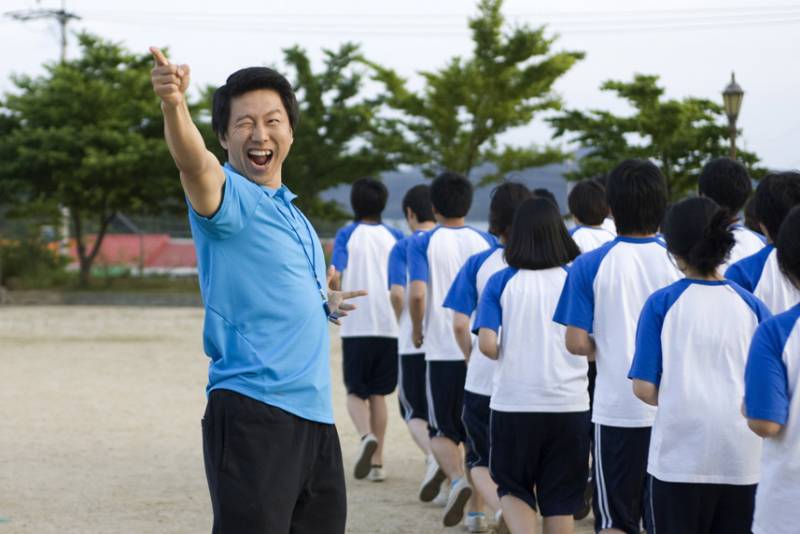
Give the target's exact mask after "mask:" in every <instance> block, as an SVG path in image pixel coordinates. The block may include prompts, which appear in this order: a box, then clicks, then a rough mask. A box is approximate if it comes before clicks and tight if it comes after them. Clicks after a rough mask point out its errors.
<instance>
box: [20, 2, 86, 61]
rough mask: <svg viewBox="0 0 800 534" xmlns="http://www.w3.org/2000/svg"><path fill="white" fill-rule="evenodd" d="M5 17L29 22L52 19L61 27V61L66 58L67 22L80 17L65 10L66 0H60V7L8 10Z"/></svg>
mask: <svg viewBox="0 0 800 534" xmlns="http://www.w3.org/2000/svg"><path fill="white" fill-rule="evenodd" d="M5 16H6V17H9V18H11V19H13V20H17V21H19V22H29V21H31V20H42V19H54V20H55V21H56V22H58V25H59V27H60V28H61V54H60V59H61V62H62V63H63V62H64V61H66V59H67V24H69V22H70V21H73V20H80V17H79V16H78V15H77V14H76V13H73V12H70V11H67V8H66V0H61V9H25V10H20V11H9V12H7V13H5Z"/></svg>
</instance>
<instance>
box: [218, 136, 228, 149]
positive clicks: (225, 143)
mask: <svg viewBox="0 0 800 534" xmlns="http://www.w3.org/2000/svg"><path fill="white" fill-rule="evenodd" d="M217 139H218V140H219V144H220V145H222V148H224V149H225V150H228V141H227V139H226V138H225V136H224V135H219V136H217Z"/></svg>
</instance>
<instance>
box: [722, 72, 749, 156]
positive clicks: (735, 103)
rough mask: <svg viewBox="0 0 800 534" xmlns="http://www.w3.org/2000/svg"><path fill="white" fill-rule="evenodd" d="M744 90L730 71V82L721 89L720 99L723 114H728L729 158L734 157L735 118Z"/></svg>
mask: <svg viewBox="0 0 800 534" xmlns="http://www.w3.org/2000/svg"><path fill="white" fill-rule="evenodd" d="M742 98H744V91H742V88H741V87H740V86H739V84H738V83H736V76H735V75H734V73H732V72H731V83H729V84H728V86H727V87H726V88H725V90H724V91H722V100H723V102H724V104H725V114H726V115H727V116H728V127H729V128H730V134H731V159H736V119H737V118H738V117H739V110H740V109H742Z"/></svg>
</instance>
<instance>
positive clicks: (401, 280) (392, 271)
mask: <svg viewBox="0 0 800 534" xmlns="http://www.w3.org/2000/svg"><path fill="white" fill-rule="evenodd" d="M407 283H408V269H407V265H406V242H405V240H403V241H398V242H397V243H396V244H395V245H394V246H393V247H392V251H391V252H390V253H389V288H391V287H392V286H403V287H405V286H406V284H407Z"/></svg>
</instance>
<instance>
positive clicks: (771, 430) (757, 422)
mask: <svg viewBox="0 0 800 534" xmlns="http://www.w3.org/2000/svg"><path fill="white" fill-rule="evenodd" d="M747 426H748V427H750V430H752V431H753V432H754V433H755V434H757V435H758V436H760V437H762V438H774V437H775V436H777V435H778V433H779V432H780V431H781V429H782V428H783V425H779V424H778V423H776V422H775V421H768V420H766V419H750V418H748V419H747Z"/></svg>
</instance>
